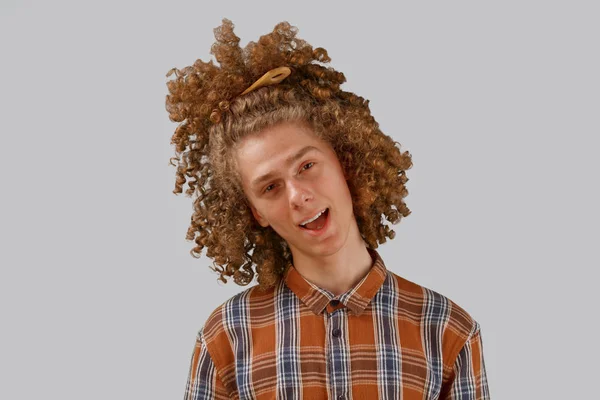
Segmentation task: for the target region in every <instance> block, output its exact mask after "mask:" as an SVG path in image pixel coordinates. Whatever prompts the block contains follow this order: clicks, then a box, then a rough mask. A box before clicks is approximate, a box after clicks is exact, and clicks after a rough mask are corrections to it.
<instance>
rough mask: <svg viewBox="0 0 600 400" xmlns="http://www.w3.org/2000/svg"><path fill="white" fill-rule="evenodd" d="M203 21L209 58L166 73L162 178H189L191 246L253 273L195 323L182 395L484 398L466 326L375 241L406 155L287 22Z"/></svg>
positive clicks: (399, 195) (223, 269) (465, 319)
mask: <svg viewBox="0 0 600 400" xmlns="http://www.w3.org/2000/svg"><path fill="white" fill-rule="evenodd" d="M215 34H216V35H215V36H216V38H217V43H215V45H214V46H213V48H212V52H213V54H215V56H216V58H217V61H218V62H219V63H220V66H219V67H217V66H215V65H214V64H213V63H212V62H209V63H204V62H202V61H200V60H198V61H197V62H196V63H195V64H194V65H193V66H192V67H187V68H185V69H184V70H182V71H179V70H176V69H174V70H172V72H173V71H174V72H176V73H177V74H176V75H177V79H176V80H174V81H170V82H169V83H168V85H169V91H170V95H168V96H167V110H168V111H169V112H170V117H171V119H172V120H173V121H178V122H181V124H180V125H179V127H178V128H177V130H176V132H175V134H174V136H173V140H172V143H173V144H175V145H176V151H177V156H178V157H177V158H176V159H177V160H178V165H177V166H178V169H177V175H178V180H177V185H176V190H175V192H176V193H181V191H182V185H183V184H184V183H185V182H186V180H187V178H192V179H190V180H189V181H188V184H189V187H190V188H189V190H188V191H186V193H188V194H190V195H191V194H195V195H196V196H197V197H196V200H195V201H194V215H193V216H192V222H191V226H190V229H189V231H188V239H193V240H195V242H196V244H197V246H196V247H195V248H194V249H193V251H192V254H193V255H195V256H197V257H199V256H200V253H201V250H202V249H203V248H204V247H206V248H207V256H209V257H212V258H214V260H215V264H217V266H218V267H216V268H215V270H216V271H218V272H219V273H220V279H222V280H224V281H225V277H228V276H233V278H234V280H235V282H236V283H238V284H240V285H247V284H248V283H249V282H250V281H251V280H252V278H253V277H254V274H255V272H254V269H255V270H256V274H257V275H258V277H257V278H258V279H257V280H258V283H259V284H258V285H256V286H253V287H250V288H249V289H247V290H245V291H243V292H242V293H239V294H238V295H236V296H234V297H232V298H230V299H229V300H227V301H226V302H225V303H223V304H221V305H220V306H219V307H217V308H216V309H215V310H214V311H213V312H212V313H211V314H210V316H209V317H208V319H207V320H206V322H205V323H204V325H203V326H202V328H201V329H200V330H199V332H198V335H197V337H196V345H195V349H194V352H193V354H192V358H191V365H190V370H189V376H188V381H187V386H186V391H185V399H187V400H192V399H193V400H198V399H242V398H243V399H272V398H286V399H292V398H294V399H302V398H306V399H326V398H336V399H346V398H347V399H352V398H353V399H376V398H380V399H400V398H402V399H404V400H408V399H424V398H426V399H489V390H488V387H487V378H486V373H485V365H484V359H483V347H482V339H481V330H480V325H479V324H478V323H477V322H476V321H475V320H474V319H473V318H472V317H471V316H470V315H469V314H468V313H467V312H466V311H465V310H464V309H462V308H461V307H460V306H458V305H457V304H455V303H454V302H453V301H452V300H450V299H448V298H447V297H444V296H443V295H441V294H439V293H436V292H435V291H432V290H430V289H427V288H425V287H422V286H420V285H418V284H416V283H413V282H410V281H408V280H406V279H404V278H402V277H400V276H398V275H396V274H394V273H393V272H392V271H391V270H390V269H388V268H386V265H385V264H384V262H383V260H382V259H381V257H380V255H379V253H378V252H377V251H376V250H375V249H376V248H377V246H378V244H379V243H384V242H385V241H386V237H387V238H391V239H393V238H394V231H393V230H390V229H389V227H388V226H387V225H385V224H383V223H382V218H381V217H382V216H384V217H385V218H386V219H387V220H388V221H390V222H391V223H392V224H395V223H398V222H399V221H400V219H401V217H406V216H408V215H409V214H410V211H409V209H408V208H407V207H406V204H405V203H404V201H403V198H404V197H406V195H407V194H408V191H407V190H406V187H405V183H406V182H407V181H408V179H407V178H406V175H405V170H407V169H409V168H410V167H411V165H412V162H411V158H410V154H408V152H400V151H399V147H397V146H396V145H397V142H394V141H393V140H392V139H391V138H390V137H389V136H387V135H385V134H383V133H382V132H381V131H380V130H379V128H378V124H377V122H376V121H375V120H374V119H373V117H372V116H371V114H370V110H369V108H368V102H367V101H365V100H364V99H362V98H361V97H359V96H357V95H355V94H353V93H349V92H344V91H342V90H341V89H340V85H341V83H343V82H344V81H345V78H344V76H343V74H341V73H339V72H337V71H335V70H333V69H332V68H325V67H324V66H322V65H319V64H317V62H321V63H326V62H329V61H330V59H329V57H328V56H327V52H326V51H325V50H324V49H322V48H317V49H314V50H313V48H312V47H311V46H310V45H308V44H307V43H306V42H304V41H302V40H300V39H298V38H296V37H295V35H296V30H295V29H294V28H293V27H291V26H290V25H289V24H287V23H281V24H278V25H277V26H276V27H275V29H274V30H273V32H272V33H271V34H268V35H265V36H262V37H261V38H260V40H259V42H258V43H254V42H250V43H249V44H248V45H247V46H246V48H245V49H241V48H240V47H239V38H237V36H235V35H234V34H233V25H232V24H231V22H230V21H228V20H223V25H222V26H221V27H220V28H217V29H216V30H215Z"/></svg>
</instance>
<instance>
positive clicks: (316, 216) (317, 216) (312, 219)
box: [300, 209, 327, 225]
mask: <svg viewBox="0 0 600 400" xmlns="http://www.w3.org/2000/svg"><path fill="white" fill-rule="evenodd" d="M325 210H327V209H325ZM325 210H323V211H321V212H320V213H318V214H317V215H315V216H314V217H312V218H311V219H308V220H306V221H304V222H303V223H301V224H300V225H306V224H308V223H309V222H313V221H314V220H315V219H317V218H319V217H320V216H321V214H323V213H324V212H325Z"/></svg>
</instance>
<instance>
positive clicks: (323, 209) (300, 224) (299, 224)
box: [298, 207, 329, 227]
mask: <svg viewBox="0 0 600 400" xmlns="http://www.w3.org/2000/svg"><path fill="white" fill-rule="evenodd" d="M328 209H329V207H325V208H322V209H321V210H319V211H317V212H315V213H314V214H312V215H311V216H310V217H306V218H304V219H302V220H300V221H301V222H299V223H298V226H300V227H301V226H302V221H306V220H308V219H311V218H312V217H314V216H315V215H317V214H318V213H320V212H321V211H325V210H328Z"/></svg>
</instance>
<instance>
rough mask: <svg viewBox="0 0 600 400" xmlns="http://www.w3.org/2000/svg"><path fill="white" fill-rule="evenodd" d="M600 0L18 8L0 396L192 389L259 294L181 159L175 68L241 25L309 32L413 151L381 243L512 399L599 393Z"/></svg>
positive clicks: (6, 37) (494, 385) (5, 46)
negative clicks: (468, 326)
mask: <svg viewBox="0 0 600 400" xmlns="http://www.w3.org/2000/svg"><path fill="white" fill-rule="evenodd" d="M415 3H416V2H415ZM596 4H597V3H596V2H593V1H588V2H583V1H573V0H571V1H563V2H557V1H524V0H520V1H506V0H504V1H495V2H481V1H455V2H419V3H418V4H413V3H392V2H378V1H368V2H356V3H354V4H353V5H349V4H348V3H347V2H345V3H342V2H325V1H314V2H313V1H302V2H295V3H289V4H288V3H286V2H275V1H272V2H264V3H262V2H256V1H254V2H241V1H239V2H233V1H228V2H218V3H217V2H215V3H207V2H201V1H168V2H167V1H162V2H142V1H137V2H133V1H118V2H117V1H102V2H100V1H98V2H82V1H53V2H42V1H35V2H34V1H21V2H16V1H7V0H2V3H1V6H0V11H1V16H0V44H1V47H0V48H1V54H2V62H1V63H0V73H1V79H2V86H1V90H0V102H1V104H0V105H1V108H0V109H1V110H2V111H1V113H2V117H1V119H0V132H1V135H0V162H1V163H2V165H1V168H0V173H1V179H2V181H1V182H2V187H3V189H2V207H1V208H0V213H1V215H0V221H1V224H0V229H1V231H0V233H1V235H2V238H1V239H2V241H1V243H2V251H1V252H0V265H1V275H0V304H1V306H0V307H2V308H1V315H2V330H1V331H0V368H1V371H0V373H1V376H2V378H1V381H2V383H1V384H0V398H2V399H33V398H42V397H43V398H51V399H84V398H85V399H133V398H135V399H178V398H182V396H183V391H184V386H185V381H186V377H187V373H188V368H189V360H190V356H191V353H192V350H193V345H194V338H195V334H196V331H197V330H198V329H199V328H200V327H201V326H202V324H203V323H204V321H205V319H206V317H207V316H208V314H209V313H210V312H211V311H212V310H213V309H214V308H216V307H217V306H218V305H219V304H221V303H222V302H224V301H225V300H226V299H228V298H229V297H231V296H232V295H234V294H235V293H238V292H239V291H241V290H244V289H246V288H244V287H237V286H235V284H234V283H233V281H231V282H230V283H228V284H227V285H219V284H218V283H217V281H216V275H215V274H214V273H213V272H212V271H211V270H210V269H209V268H208V266H209V265H210V263H211V261H212V260H210V259H208V258H206V257H205V256H203V257H202V258H201V259H199V260H198V259H194V258H192V257H191V256H190V255H189V250H190V249H191V248H192V243H190V242H187V241H186V240H185V233H186V230H187V226H188V222H189V218H190V215H191V200H190V199H189V198H187V197H185V196H183V195H181V196H175V195H174V194H172V190H173V188H174V178H175V169H174V167H172V166H169V165H168V160H169V157H171V156H172V155H174V153H173V148H172V147H171V145H170V143H169V141H170V137H171V135H172V133H173V131H174V129H175V128H176V124H175V123H172V122H170V121H169V120H168V115H167V112H166V111H165V108H164V101H165V95H166V93H167V89H166V81H167V78H166V77H165V75H166V73H167V71H168V70H169V69H171V68H173V67H178V68H183V67H185V66H188V65H191V64H192V63H193V62H194V61H195V60H196V59H198V58H201V59H203V60H208V59H210V58H211V57H212V56H210V54H209V50H210V45H211V44H212V43H213V40H214V36H213V31H212V30H213V28H215V27H217V26H218V25H220V23H221V18H223V17H227V18H229V19H231V20H232V21H233V22H234V24H235V25H236V30H235V32H236V33H237V35H238V36H240V37H241V39H242V45H246V44H247V43H248V41H250V40H257V39H258V37H259V36H260V35H262V34H266V33H268V32H270V31H271V30H272V28H273V27H274V26H275V24H276V23H277V22H279V21H282V20H287V21H289V22H290V23H291V24H292V25H295V26H297V27H298V28H299V37H300V38H302V39H306V40H307V41H309V43H311V44H312V45H313V46H315V47H319V46H321V47H325V48H326V49H327V50H328V51H329V54H330V56H331V57H332V63H331V66H333V67H334V68H336V69H338V70H340V71H342V72H344V73H345V75H346V77H347V79H348V82H347V84H345V85H344V86H343V87H344V88H345V89H346V90H350V91H354V92H356V93H358V94H360V95H362V96H363V97H365V98H367V99H370V100H371V109H372V111H373V114H374V116H375V118H376V119H377V120H378V121H379V123H380V125H381V128H382V130H383V131H384V132H385V133H387V134H388V135H390V136H392V137H393V138H394V139H395V140H397V141H399V142H400V143H401V144H402V145H403V147H404V149H405V150H409V151H410V152H411V153H412V155H413V161H414V167H413V168H412V169H411V170H409V171H408V176H409V179H410V181H409V182H408V189H409V192H410V194H409V196H408V197H407V198H406V202H407V204H408V206H409V208H410V209H411V210H412V212H413V213H412V215H410V216H409V217H408V218H406V219H404V220H402V222H401V223H400V224H398V225H396V226H394V229H395V230H396V233H397V236H396V239H395V240H393V241H389V242H388V243H386V244H384V245H382V246H381V247H380V248H379V251H380V253H381V254H382V256H383V258H384V261H385V262H386V264H387V265H388V268H390V269H391V270H393V271H394V272H395V273H396V274H398V275H401V276H403V277H405V278H406V279H409V280H411V281H414V282H416V283H419V284H421V285H423V286H426V287H428V288H430V289H433V290H436V291H438V292H440V293H442V294H444V295H446V296H448V297H449V298H450V299H452V300H454V301H455V302H457V303H458V304H459V305H461V306H462V307H463V308H465V309H466V310H467V311H468V312H469V313H470V314H471V315H472V316H473V317H474V318H475V319H476V320H477V321H479V323H480V324H481V327H482V337H483V341H484V355H485V362H486V367H487V373H488V379H489V385H490V391H491V394H492V397H493V398H494V399H530V398H552V399H564V398H592V397H594V396H596V395H597V393H596V392H597V390H596V388H597V373H598V367H597V364H596V361H597V357H598V356H599V354H598V353H599V352H598V345H597V343H596V340H597V339H596V337H597V334H598V333H597V331H596V330H595V329H593V328H592V327H594V326H596V325H595V324H594V322H593V321H594V320H597V315H598V311H597V305H598V301H597V294H596V292H595V290H594V289H596V287H597V278H598V275H597V273H596V271H595V269H596V268H597V267H598V266H599V265H600V263H599V262H598V261H599V260H598V252H597V249H596V250H594V249H593V247H592V246H594V245H596V246H597V244H598V236H599V235H598V222H599V221H598V219H599V218H598V209H597V204H598V200H599V199H598V197H599V196H598V188H597V179H596V174H597V172H598V171H599V168H598V167H599V165H598V155H597V152H598V150H597V144H598V142H599V141H598V134H599V133H600V129H599V128H600V121H599V105H600V104H599V103H600V95H599V93H600V92H599V89H600V84H599V83H600V80H599V77H598V71H600V65H599V64H600V63H599V54H598V49H599V45H598V38H599V37H600V36H599V34H600V28H599V24H598V11H599V7H598V6H597V5H596ZM253 284H254V283H253Z"/></svg>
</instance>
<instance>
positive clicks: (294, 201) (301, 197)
mask: <svg viewBox="0 0 600 400" xmlns="http://www.w3.org/2000/svg"><path fill="white" fill-rule="evenodd" d="M289 195H290V205H291V206H293V207H302V206H304V204H305V203H306V202H307V201H309V200H311V199H312V197H313V196H312V195H311V194H310V192H309V191H308V190H307V189H306V188H305V187H304V186H303V185H302V184H301V183H299V182H294V183H291V184H289Z"/></svg>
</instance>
